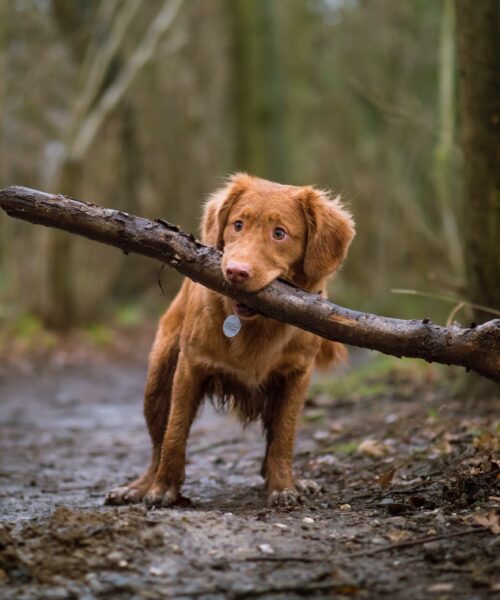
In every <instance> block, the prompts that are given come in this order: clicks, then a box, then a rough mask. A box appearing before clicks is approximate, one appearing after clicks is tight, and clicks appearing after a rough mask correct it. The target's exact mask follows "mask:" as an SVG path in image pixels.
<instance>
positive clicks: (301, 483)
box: [295, 479, 321, 496]
mask: <svg viewBox="0 0 500 600" xmlns="http://www.w3.org/2000/svg"><path fill="white" fill-rule="evenodd" d="M295 487H296V488H297V489H298V491H299V492H300V493H301V494H306V495H308V496H315V495H316V494H319V493H320V492H321V486H320V485H318V484H317V483H316V482H315V481H313V480H312V479H297V481H296V482H295Z"/></svg>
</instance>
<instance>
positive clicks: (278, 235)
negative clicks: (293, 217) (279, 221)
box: [273, 227, 286, 242]
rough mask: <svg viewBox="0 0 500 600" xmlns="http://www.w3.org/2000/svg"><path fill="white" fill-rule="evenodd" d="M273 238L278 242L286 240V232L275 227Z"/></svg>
mask: <svg viewBox="0 0 500 600" xmlns="http://www.w3.org/2000/svg"><path fill="white" fill-rule="evenodd" d="M273 238H274V239H275V240H278V242H281V241H283V240H284V239H285V238H286V231H285V230H284V229H283V228H282V227H276V229H275V230H274V231H273Z"/></svg>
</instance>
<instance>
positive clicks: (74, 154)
mask: <svg viewBox="0 0 500 600" xmlns="http://www.w3.org/2000/svg"><path fill="white" fill-rule="evenodd" d="M183 1H184V0H165V1H164V2H163V3H162V4H161V6H160V8H159V10H158V12H157V14H156V16H154V17H153V18H152V19H151V21H150V23H149V26H148V27H147V29H146V31H145V32H144V34H143V35H142V36H141V37H139V39H138V41H137V43H136V45H135V47H134V48H133V50H132V52H131V53H130V55H129V56H128V57H127V60H126V61H124V62H123V64H122V62H121V50H122V45H123V42H124V40H125V38H126V34H127V33H128V31H129V28H130V25H131V24H132V23H133V21H134V18H135V17H136V16H137V13H138V10H139V8H140V7H141V2H140V0H126V1H125V2H123V3H122V4H120V5H119V7H118V8H117V9H116V11H115V13H114V14H113V19H112V25H111V27H110V28H109V31H108V32H107V36H106V37H105V39H104V41H102V40H98V41H97V43H96V44H95V47H92V45H91V41H90V40H92V36H90V34H89V31H90V30H91V28H92V20H90V22H89V21H88V15H87V12H86V11H85V10H83V11H82V10H80V11H79V10H78V9H77V10H76V11H75V6H72V8H69V7H68V6H67V3H66V2H64V1H63V0H54V3H53V6H54V14H55V18H56V21H57V22H58V24H59V28H60V30H61V32H63V33H65V34H66V35H67V37H68V40H67V41H68V45H69V47H70V48H71V49H72V52H73V54H74V55H75V57H76V58H77V60H79V61H80V63H81V65H82V77H81V79H82V82H81V90H80V93H79V94H76V97H75V101H74V106H73V107H72V111H71V115H70V119H69V124H68V128H67V133H66V136H65V140H64V153H63V156H62V159H61V162H60V164H59V165H58V168H57V169H56V170H55V175H54V179H53V182H52V185H50V188H51V191H56V192H63V193H65V194H68V193H69V194H73V195H75V194H78V191H79V187H80V183H81V180H82V176H83V170H84V165H85V160H86V157H87V155H88V153H89V151H90V149H91V147H92V144H93V143H94V141H95V139H96V137H97V136H98V134H99V132H100V131H101V129H102V127H103V125H104V124H105V123H106V121H107V119H108V118H109V117H110V116H111V115H112V114H113V113H114V111H115V110H116V109H117V107H119V105H120V103H121V101H122V100H123V98H124V96H125V94H126V93H127V91H128V90H129V88H130V86H131V84H132V83H133V81H134V80H135V78H136V77H137V75H138V74H139V73H140V72H141V70H142V69H143V67H144V66H145V65H146V64H147V63H148V62H149V61H150V60H151V59H152V57H153V55H154V52H155V50H156V48H157V46H158V44H159V42H160V40H161V38H162V37H163V34H164V33H165V31H166V30H167V29H168V28H169V27H170V26H171V24H172V23H173V21H174V19H175V18H176V16H177V14H178V12H179V10H180V7H181V5H182V4H183ZM72 4H74V5H76V4H77V3H72ZM116 4H117V3H116V2H113V3H110V2H108V3H104V4H102V5H100V6H98V8H97V9H96V10H102V11H108V12H109V11H110V10H111V11H112V12H113V11H114V10H115V8H116ZM79 6H80V5H79ZM80 8H81V7H80ZM83 8H85V7H84V6H83ZM101 16H102V15H101ZM109 16H111V15H108V17H109ZM82 40H83V42H82ZM72 268H73V262H72V241H71V239H70V238H69V237H68V236H67V234H64V233H60V232H55V233H53V232H51V233H50V234H49V239H48V246H47V284H48V289H47V307H46V311H45V318H46V320H47V322H48V323H49V324H50V325H51V326H53V327H56V328H58V329H65V328H67V327H69V326H70V325H72V324H74V323H75V320H76V319H75V317H76V312H75V299H74V297H73V296H74V282H73V277H74V276H73V274H72Z"/></svg>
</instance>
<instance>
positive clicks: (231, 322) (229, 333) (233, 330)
mask: <svg viewBox="0 0 500 600" xmlns="http://www.w3.org/2000/svg"><path fill="white" fill-rule="evenodd" d="M240 329H241V321H240V319H239V317H238V316H237V315H229V317H227V319H226V320H225V321H224V325H223V326H222V331H223V332H224V335H225V336H226V337H229V338H232V337H234V336H235V335H238V333H239V332H240Z"/></svg>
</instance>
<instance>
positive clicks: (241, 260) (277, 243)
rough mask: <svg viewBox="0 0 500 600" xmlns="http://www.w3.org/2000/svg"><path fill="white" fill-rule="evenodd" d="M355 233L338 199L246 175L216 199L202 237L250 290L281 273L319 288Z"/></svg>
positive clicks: (228, 274) (232, 277)
mask: <svg viewBox="0 0 500 600" xmlns="http://www.w3.org/2000/svg"><path fill="white" fill-rule="evenodd" d="M353 236H354V223H353V220H352V217H351V215H350V214H349V213H348V212H347V211H346V210H345V209H344V208H343V207H342V205H341V204H340V201H339V199H338V198H333V199H331V198H330V197H329V195H328V194H327V193H326V192H324V191H320V190H317V189H315V188H314V187H296V186H291V185H280V184H277V183H272V182H270V181H266V180H265V179H259V178H257V177H252V176H250V175H246V174H241V173H240V174H236V175H233V176H232V177H231V178H230V179H229V180H228V183H227V185H225V186H224V187H223V188H221V189H220V190H218V191H217V192H215V194H213V195H212V196H211V197H210V199H209V200H208V202H207V204H206V207H205V213H204V217H203V224H202V241H203V242H204V243H206V244H210V245H212V246H216V247H217V248H219V249H220V250H222V251H223V253H224V256H223V258H222V271H223V274H224V277H225V278H226V279H227V281H228V282H230V283H232V284H233V285H236V286H239V287H241V288H242V289H245V290H247V291H257V290H260V289H262V288H263V287H265V286H266V285H267V284H269V283H271V282H272V281H274V280H275V279H277V278H279V277H281V278H283V279H286V280H288V281H292V282H293V283H295V284H296V285H297V286H299V287H302V288H305V289H309V290H313V289H314V287H315V286H317V285H318V284H319V283H320V282H321V281H322V280H323V279H325V277H327V276H328V275H330V274H331V273H333V272H335V271H336V270H337V269H338V267H339V266H340V264H341V263H342V261H343V260H344V258H345V256H346V254H347V249H348V248H349V244H350V243H351V240H352V238H353ZM237 312H238V311H237ZM241 316H246V315H244V314H241ZM248 316H249V315H248Z"/></svg>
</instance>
